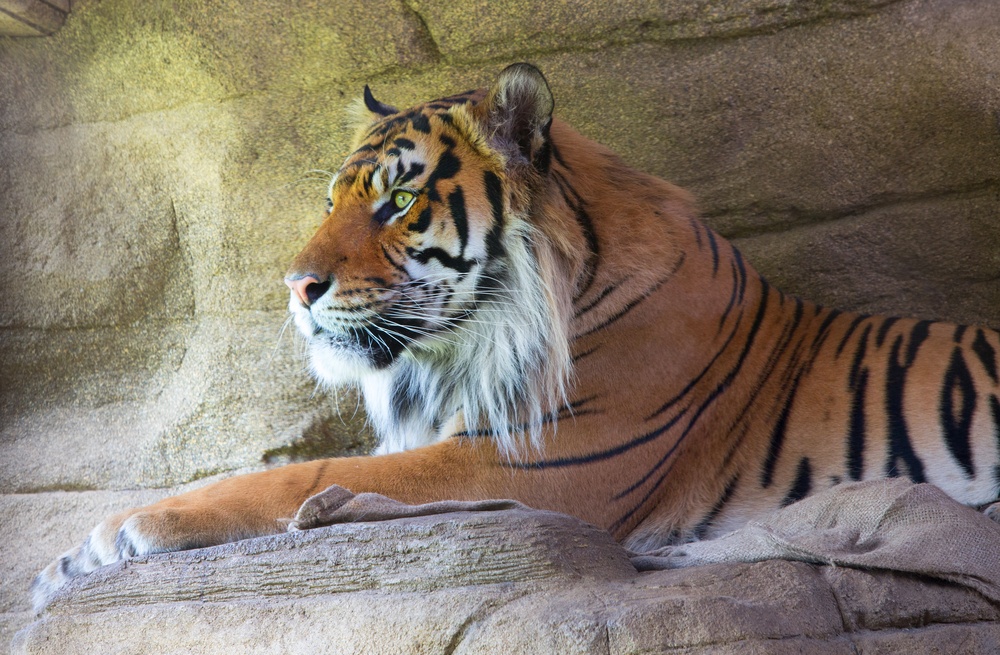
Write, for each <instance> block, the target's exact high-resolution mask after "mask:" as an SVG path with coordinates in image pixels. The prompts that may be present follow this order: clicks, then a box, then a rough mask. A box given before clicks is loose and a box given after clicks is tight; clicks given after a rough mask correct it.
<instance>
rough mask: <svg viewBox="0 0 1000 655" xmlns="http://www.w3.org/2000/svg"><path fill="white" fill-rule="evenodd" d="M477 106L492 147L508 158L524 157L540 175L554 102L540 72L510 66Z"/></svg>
mask: <svg viewBox="0 0 1000 655" xmlns="http://www.w3.org/2000/svg"><path fill="white" fill-rule="evenodd" d="M480 106H481V107H482V109H481V111H483V112H484V115H483V121H484V123H485V128H486V134H487V138H488V139H489V141H490V144H491V145H492V146H493V147H495V148H497V149H499V150H500V151H501V152H503V153H504V154H505V155H507V156H508V158H517V157H523V158H524V159H525V160H527V162H529V163H531V165H532V166H534V167H535V168H536V169H538V170H539V171H542V172H544V171H545V170H546V169H547V168H548V163H549V153H550V149H549V126H550V125H551V124H552V108H553V106H554V102H553V100H552V91H551V90H550V89H549V84H548V82H546V81H545V77H544V76H543V75H542V72H541V71H540V70H538V69H537V68H535V67H534V66H532V65H531V64H523V63H522V64H511V65H510V66H508V67H507V68H505V69H503V71H502V72H501V73H500V76H499V77H498V78H497V81H496V82H495V83H494V84H493V86H492V87H491V88H490V90H489V91H488V92H487V94H486V98H485V99H484V100H483V102H482V104H481V105H480Z"/></svg>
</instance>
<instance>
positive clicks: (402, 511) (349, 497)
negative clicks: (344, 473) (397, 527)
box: [288, 485, 527, 531]
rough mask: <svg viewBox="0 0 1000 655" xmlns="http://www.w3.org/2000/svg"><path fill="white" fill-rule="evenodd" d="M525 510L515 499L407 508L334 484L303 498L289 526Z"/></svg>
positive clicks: (292, 527)
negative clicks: (457, 513) (450, 513)
mask: <svg viewBox="0 0 1000 655" xmlns="http://www.w3.org/2000/svg"><path fill="white" fill-rule="evenodd" d="M518 508H520V509H527V508H526V507H525V506H524V505H522V504H521V503H519V502H517V501H516V500H476V501H461V500H442V501H439V502H436V503H426V504H424V505H408V504H406V503H401V502H399V501H398V500H393V499H392V498H387V497H386V496H382V495H380V494H372V493H363V494H354V493H351V492H350V491H348V490H347V489H344V488H343V487H340V486H337V485H333V486H331V487H328V488H327V489H326V490H324V491H321V492H319V493H318V494H316V495H315V496H312V497H311V498H308V499H306V502H304V503H302V507H300V508H299V511H298V512H297V513H296V515H295V518H294V519H292V520H291V521H290V522H289V524H288V529H289V531H295V530H308V529H310V528H318V527H321V526H324V525H333V524H335V523H362V522H370V521H389V520H391V519H401V518H410V517H414V516H429V515H431V514H447V513H449V512H488V511H495V510H503V509H518Z"/></svg>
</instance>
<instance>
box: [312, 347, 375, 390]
mask: <svg viewBox="0 0 1000 655" xmlns="http://www.w3.org/2000/svg"><path fill="white" fill-rule="evenodd" d="M379 368H380V367H379V366H378V365H377V364H376V361H375V359H374V358H373V357H372V354H371V353H370V352H365V351H364V350H362V349H361V348H360V346H358V347H350V346H348V345H346V344H336V345H335V344H334V343H330V342H328V341H324V340H323V338H322V336H314V337H312V338H311V339H310V343H309V369H310V370H311V371H312V374H313V376H315V378H316V379H317V380H318V381H319V382H320V383H321V384H323V385H326V386H329V387H342V386H358V385H361V384H362V383H363V382H364V380H365V379H367V378H369V377H371V376H372V375H374V374H376V373H377V372H378V371H379Z"/></svg>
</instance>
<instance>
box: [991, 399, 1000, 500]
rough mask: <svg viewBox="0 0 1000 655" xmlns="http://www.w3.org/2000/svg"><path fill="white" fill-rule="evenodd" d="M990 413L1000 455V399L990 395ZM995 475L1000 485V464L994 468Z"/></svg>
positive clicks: (999, 454)
mask: <svg viewBox="0 0 1000 655" xmlns="http://www.w3.org/2000/svg"><path fill="white" fill-rule="evenodd" d="M990 414H992V415H993V436H995V437H996V440H997V456H998V457H1000V399H998V398H997V397H996V396H990ZM993 477H994V478H995V482H996V484H997V486H1000V464H997V465H996V467H995V468H994V469H993Z"/></svg>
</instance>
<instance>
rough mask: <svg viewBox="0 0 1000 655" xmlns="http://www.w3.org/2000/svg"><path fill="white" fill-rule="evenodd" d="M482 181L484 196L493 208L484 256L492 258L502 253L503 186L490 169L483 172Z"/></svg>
mask: <svg viewBox="0 0 1000 655" xmlns="http://www.w3.org/2000/svg"><path fill="white" fill-rule="evenodd" d="M483 183H484V184H485V186H486V198H487V199H488V200H489V201H490V207H491V208H492V209H493V227H492V228H490V231H489V233H488V234H487V235H486V257H487V258H488V259H490V260H494V259H497V258H499V257H501V256H503V254H504V247H503V241H502V240H501V235H502V233H503V227H504V215H503V186H502V184H501V183H500V178H499V177H497V175H496V174H495V173H493V172H491V171H486V172H485V173H483Z"/></svg>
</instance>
